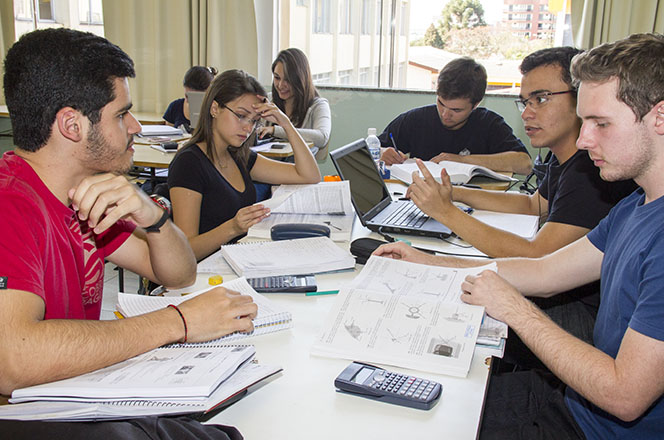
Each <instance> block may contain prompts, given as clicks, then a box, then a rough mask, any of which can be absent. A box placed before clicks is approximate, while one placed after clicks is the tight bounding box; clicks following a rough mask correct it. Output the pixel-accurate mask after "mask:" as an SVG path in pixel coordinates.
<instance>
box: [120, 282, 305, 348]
mask: <svg viewBox="0 0 664 440" xmlns="http://www.w3.org/2000/svg"><path fill="white" fill-rule="evenodd" d="M222 286H223V287H225V288H227V289H229V290H235V291H236V292H240V293H241V294H243V295H249V296H251V297H252V298H253V300H254V302H255V303H256V305H257V306H258V313H257V315H256V317H255V318H254V320H253V323H254V330H253V331H252V332H251V333H243V332H235V333H231V334H229V335H226V336H223V337H221V338H219V339H217V340H215V341H214V342H224V341H228V340H234V339H241V338H247V337H249V336H258V335H262V334H265V333H272V332H275V331H278V330H284V329H287V328H291V327H292V326H293V318H292V316H291V314H290V312H288V311H286V310H284V309H283V308H282V307H280V306H279V305H278V304H276V303H274V302H273V301H270V300H269V299H268V298H266V297H265V296H263V295H261V294H260V293H258V292H256V291H255V290H254V289H253V288H252V287H251V286H250V285H249V283H247V280H246V279H244V278H237V279H235V280H233V281H228V282H225V283H223V285H222ZM215 287H217V286H213V287H209V288H207V289H204V290H200V291H198V292H195V293H192V294H190V295H187V296H146V295H137V294H135V293H122V292H119V293H118V304H117V307H116V308H117V310H118V311H119V312H120V313H121V314H122V315H123V316H125V317H127V318H128V317H131V316H137V315H142V314H144V313H149V312H153V311H155V310H160V309H163V308H164V307H168V305H169V304H174V305H179V304H181V303H183V302H184V301H186V300H188V299H191V298H193V297H195V296H197V295H200V294H202V293H204V292H207V291H208V290H210V289H214V288H215ZM186 345H195V344H186Z"/></svg>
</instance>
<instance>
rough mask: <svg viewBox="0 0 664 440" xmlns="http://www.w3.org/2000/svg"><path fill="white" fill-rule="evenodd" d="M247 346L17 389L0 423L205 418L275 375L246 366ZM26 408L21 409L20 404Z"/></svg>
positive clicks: (174, 352)
mask: <svg viewBox="0 0 664 440" xmlns="http://www.w3.org/2000/svg"><path fill="white" fill-rule="evenodd" d="M254 354H255V349H254V347H253V346H250V345H249V346H222V345H215V344H207V345H200V346H197V347H191V346H183V345H172V346H166V347H161V348H157V349H155V350H152V351H149V352H147V353H144V354H142V355H139V356H136V357H135V358H132V359H128V360H126V361H124V362H120V363H118V364H115V365H112V366H109V367H106V368H102V369H100V370H97V371H94V372H91V373H87V374H84V375H81V376H77V377H73V378H70V379H65V380H60V381H56V382H51V383H47V384H42V385H36V386H32V387H27V388H21V389H17V390H15V391H14V392H13V393H12V398H11V399H10V402H11V403H13V404H14V405H3V406H0V419H13V420H78V421H84V420H97V419H121V418H131V417H139V416H145V415H162V414H182V413H205V412H209V411H212V410H214V409H215V408H217V407H218V406H220V405H222V404H223V403H224V402H226V401H227V400H229V399H230V398H232V397H233V396H235V395H237V394H238V393H239V392H241V391H243V390H246V389H247V388H248V387H249V386H251V385H253V384H255V383H257V382H259V381H260V380H262V379H264V378H266V377H269V376H271V375H273V374H275V373H276V372H278V371H280V370H281V368H280V367H271V366H260V365H256V364H251V363H248V362H249V360H250V359H251V358H253V356H254ZM21 402H27V403H21Z"/></svg>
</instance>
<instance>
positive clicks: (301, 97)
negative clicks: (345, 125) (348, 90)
mask: <svg viewBox="0 0 664 440" xmlns="http://www.w3.org/2000/svg"><path fill="white" fill-rule="evenodd" d="M272 101H273V102H274V103H275V104H276V105H277V107H279V109H280V110H281V111H282V112H284V113H286V115H287V116H288V118H289V119H290V120H291V121H292V122H293V125H295V127H297V131H298V132H299V133H300V135H302V138H303V139H304V140H305V141H307V142H312V143H313V144H314V146H313V147H312V149H311V150H312V152H313V153H314V154H316V153H317V152H318V151H321V153H322V154H319V156H323V157H321V159H322V158H324V155H325V154H327V150H323V149H324V148H325V147H326V146H327V143H328V141H329V140H330V131H331V130H332V118H331V117H330V104H329V103H328V102H327V99H325V98H321V97H320V96H319V95H318V90H316V87H315V86H314V83H313V80H312V78H311V70H310V69H309V61H308V60H307V56H306V55H305V54H304V52H302V51H301V50H300V49H296V48H290V49H285V50H282V51H281V52H279V54H278V55H277V58H276V59H275V60H274V62H273V63H272ZM285 135H286V131H285V127H283V126H282V125H281V124H278V123H277V124H276V125H269V126H266V127H262V128H261V129H260V130H259V137H261V138H264V137H266V136H272V137H275V138H284V137H285Z"/></svg>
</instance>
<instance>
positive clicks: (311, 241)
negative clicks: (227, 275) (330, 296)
mask: <svg viewBox="0 0 664 440" xmlns="http://www.w3.org/2000/svg"><path fill="white" fill-rule="evenodd" d="M221 253H222V255H223V256H224V258H225V259H226V261H227V262H228V264H230V266H231V267H232V268H233V270H234V271H235V273H237V274H238V275H240V276H244V277H247V278H260V277H269V276H275V275H301V274H308V273H321V272H332V271H336V270H345V269H353V268H354V267H355V258H354V257H353V256H352V255H351V254H350V253H349V252H348V251H346V250H343V249H341V248H340V247H339V246H337V245H336V244H335V243H334V242H333V241H332V240H330V239H329V238H327V237H315V238H299V239H297V240H281V241H259V242H252V243H238V244H231V245H226V246H222V247H221Z"/></svg>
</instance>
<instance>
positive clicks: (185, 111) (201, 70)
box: [163, 66, 217, 133]
mask: <svg viewBox="0 0 664 440" xmlns="http://www.w3.org/2000/svg"><path fill="white" fill-rule="evenodd" d="M216 74H217V69H215V68H214V67H205V66H194V67H192V68H190V69H189V70H187V73H185V74H184V80H183V81H182V85H183V87H184V98H179V99H176V100H175V101H173V102H171V103H170V104H168V108H166V111H165V112H164V116H163V118H164V121H166V124H168V125H172V126H173V127H181V128H183V131H184V132H185V133H191V131H192V130H191V127H190V126H191V122H190V121H189V100H188V99H187V92H204V91H206V90H207V88H208V86H209V85H210V83H211V82H212V80H213V79H214V77H215V75H216Z"/></svg>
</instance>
